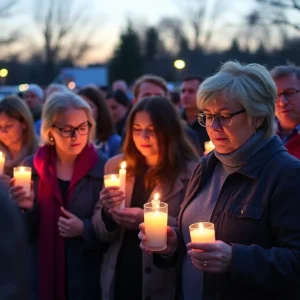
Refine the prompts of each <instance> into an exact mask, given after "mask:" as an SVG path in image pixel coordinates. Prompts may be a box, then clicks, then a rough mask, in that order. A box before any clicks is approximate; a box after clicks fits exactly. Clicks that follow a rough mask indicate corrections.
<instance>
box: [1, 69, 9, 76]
mask: <svg viewBox="0 0 300 300" xmlns="http://www.w3.org/2000/svg"><path fill="white" fill-rule="evenodd" d="M7 74H8V70H7V69H1V70H0V77H3V78H4V77H6V76H7Z"/></svg>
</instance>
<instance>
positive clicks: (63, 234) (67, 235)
mask: <svg viewBox="0 0 300 300" xmlns="http://www.w3.org/2000/svg"><path fill="white" fill-rule="evenodd" d="M59 234H60V236H62V237H64V238H67V237H69V234H68V233H67V232H66V231H60V232H59Z"/></svg>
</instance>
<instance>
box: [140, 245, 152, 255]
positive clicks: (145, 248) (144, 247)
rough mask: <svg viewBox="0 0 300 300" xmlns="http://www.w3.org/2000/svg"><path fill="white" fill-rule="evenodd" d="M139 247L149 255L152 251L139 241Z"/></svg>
mask: <svg viewBox="0 0 300 300" xmlns="http://www.w3.org/2000/svg"><path fill="white" fill-rule="evenodd" d="M140 248H141V250H143V251H144V252H146V253H147V254H149V255H151V254H152V251H151V250H150V249H149V248H148V247H147V246H146V245H145V244H144V243H140Z"/></svg>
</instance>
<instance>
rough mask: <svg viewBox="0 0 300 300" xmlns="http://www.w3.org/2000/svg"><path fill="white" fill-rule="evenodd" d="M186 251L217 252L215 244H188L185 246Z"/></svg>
mask: <svg viewBox="0 0 300 300" xmlns="http://www.w3.org/2000/svg"><path fill="white" fill-rule="evenodd" d="M186 246H187V248H188V249H190V250H191V249H198V250H202V251H206V252H213V251H216V250H217V247H218V246H217V243H216V242H214V243H188V244H187V245H186Z"/></svg>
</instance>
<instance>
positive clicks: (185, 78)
mask: <svg viewBox="0 0 300 300" xmlns="http://www.w3.org/2000/svg"><path fill="white" fill-rule="evenodd" d="M192 80H197V81H199V83H201V82H202V81H203V80H204V79H203V78H202V77H201V76H198V75H189V76H186V77H184V78H183V80H182V81H183V82H185V81H192Z"/></svg>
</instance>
